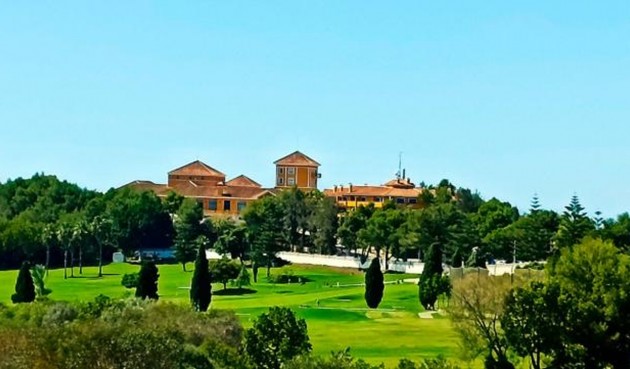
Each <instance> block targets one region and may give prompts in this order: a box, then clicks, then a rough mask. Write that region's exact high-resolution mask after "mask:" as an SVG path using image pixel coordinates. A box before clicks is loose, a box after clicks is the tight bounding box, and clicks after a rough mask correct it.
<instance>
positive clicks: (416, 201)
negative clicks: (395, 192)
mask: <svg viewBox="0 0 630 369" xmlns="http://www.w3.org/2000/svg"><path fill="white" fill-rule="evenodd" d="M409 203H410V204H417V203H418V199H416V198H415V197H414V198H413V199H409Z"/></svg>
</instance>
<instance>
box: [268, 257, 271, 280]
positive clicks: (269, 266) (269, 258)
mask: <svg viewBox="0 0 630 369" xmlns="http://www.w3.org/2000/svg"><path fill="white" fill-rule="evenodd" d="M270 276H271V257H268V258H267V278H269V277H270Z"/></svg>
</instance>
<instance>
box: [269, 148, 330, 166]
mask: <svg viewBox="0 0 630 369" xmlns="http://www.w3.org/2000/svg"><path fill="white" fill-rule="evenodd" d="M273 163H274V164H276V165H296V166H305V167H318V166H320V164H319V163H318V162H316V161H315V160H313V159H311V158H309V157H308V156H307V155H305V154H303V153H301V152H299V151H294V152H292V153H290V154H289V155H287V156H285V157H282V158H280V159H278V160H276V161H274V162H273Z"/></svg>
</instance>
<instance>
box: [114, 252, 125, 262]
mask: <svg viewBox="0 0 630 369" xmlns="http://www.w3.org/2000/svg"><path fill="white" fill-rule="evenodd" d="M112 262H113V263H124V262H125V255H124V254H123V253H122V252H120V251H118V252H115V253H113V254H112Z"/></svg>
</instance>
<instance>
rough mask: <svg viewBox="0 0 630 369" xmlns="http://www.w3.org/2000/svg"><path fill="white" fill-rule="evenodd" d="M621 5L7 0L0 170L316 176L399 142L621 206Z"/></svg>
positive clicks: (386, 160) (433, 174)
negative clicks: (212, 170) (291, 160)
mask: <svg viewBox="0 0 630 369" xmlns="http://www.w3.org/2000/svg"><path fill="white" fill-rule="evenodd" d="M629 91H630V2H628V1H606V2H594V1H571V2H568V1H566V2H565V1H553V2H551V1H477V2H471V1H465V2H464V1H450V2H438V1H433V2H426V1H398V2H376V1H295V0H292V1H284V2H280V1H221V2H219V1H200V2H193V1H190V2H180V1H171V2H140V1H138V2H124V1H113V2H112V1H109V2H106V1H89V2H86V1H76V2H72V1H60V2H52V1H49V2H40V3H38V5H34V4H33V3H30V4H29V2H3V4H2V7H1V11H0V181H5V180H6V179H8V178H15V177H18V176H22V177H29V176H31V175H32V174H33V173H35V172H45V173H51V174H56V175H58V176H60V177H61V178H64V179H68V180H69V181H72V182H77V183H79V184H80V185H82V186H84V187H88V188H94V189H99V190H105V189H107V188H109V187H116V186H119V185H122V184H124V183H126V182H129V181H131V180H133V179H149V180H153V181H156V182H164V181H165V180H166V173H167V171H169V170H170V169H173V168H175V167H178V166H180V165H182V164H185V163H187V162H189V161H192V160H195V159H200V160H202V161H204V162H206V163H208V164H209V165H211V166H214V167H216V168H217V169H220V170H222V171H223V172H225V173H226V174H227V175H228V176H229V177H233V176H236V175H239V174H241V173H244V174H246V175H248V176H250V177H252V178H254V179H255V180H257V181H259V182H261V183H262V184H263V185H266V186H272V185H273V180H274V167H273V164H272V162H273V161H274V160H275V159H278V158H280V157H281V156H283V155H285V154H287V153H289V152H292V151H293V150H296V149H300V150H301V151H303V152H305V153H306V154H308V155H310V156H312V157H313V158H315V159H316V160H318V161H319V162H321V163H322V167H321V172H322V174H323V178H322V186H321V187H329V186H332V185H334V184H341V183H344V184H346V183H349V182H352V183H354V184H363V183H370V184H378V183H383V182H385V181H387V180H388V179H390V178H391V177H393V175H394V173H395V172H396V170H397V167H398V154H399V152H403V166H404V167H406V168H407V173H408V174H409V176H410V177H411V178H412V179H413V180H414V181H416V182H419V181H425V182H427V183H436V182H438V181H439V180H440V179H442V178H449V179H450V180H451V181H452V182H454V183H455V184H456V185H460V186H464V187H469V188H472V189H476V190H478V191H480V192H481V194H482V195H484V197H486V198H489V197H491V196H496V197H498V198H501V199H504V200H507V201H510V202H512V203H513V204H515V205H517V206H519V209H521V210H526V209H527V207H528V205H529V201H530V199H531V197H532V195H533V194H534V193H538V194H539V196H540V199H541V202H542V204H543V206H545V207H547V208H552V209H555V210H560V209H561V208H562V206H564V205H565V204H567V203H568V201H569V199H570V197H571V196H572V195H573V194H574V193H577V194H578V195H579V196H580V198H581V200H582V202H583V204H584V205H585V206H586V207H587V210H589V211H590V212H591V213H592V212H594V211H595V210H601V211H602V212H603V213H604V215H605V216H614V215H616V214H618V213H621V212H624V211H628V210H630V186H628V182H629V179H630V145H629V144H628V141H629V139H630V93H629Z"/></svg>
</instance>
